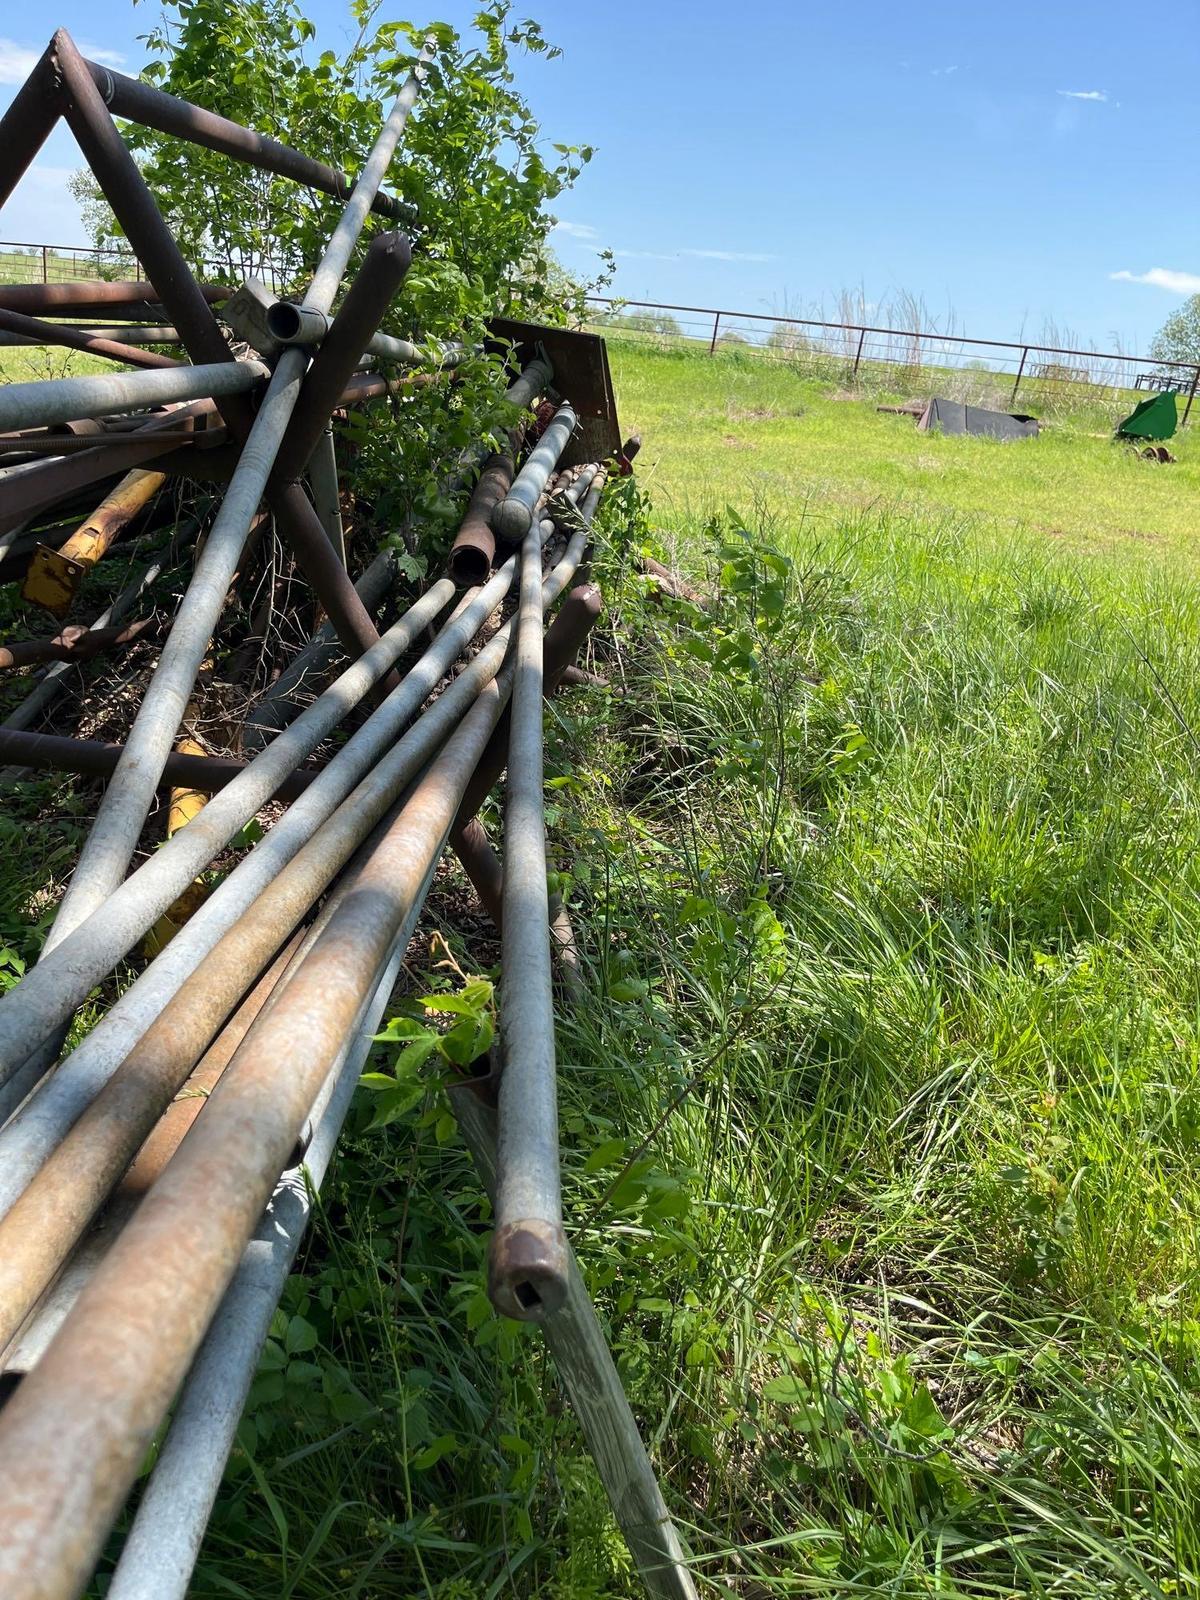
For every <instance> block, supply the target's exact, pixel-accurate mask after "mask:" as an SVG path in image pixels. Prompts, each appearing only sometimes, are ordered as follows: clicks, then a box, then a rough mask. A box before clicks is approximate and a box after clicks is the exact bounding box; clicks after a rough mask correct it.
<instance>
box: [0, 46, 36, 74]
mask: <svg viewBox="0 0 1200 1600" xmlns="http://www.w3.org/2000/svg"><path fill="white" fill-rule="evenodd" d="M41 53H42V52H41V51H40V50H28V49H26V48H25V46H24V45H20V44H18V43H17V42H16V40H15V39H0V83H24V82H25V79H26V78H27V77H28V76H29V74H30V73H31V72H32V71H33V69H34V67H35V66H37V63H38V57H39V56H40V55H41Z"/></svg>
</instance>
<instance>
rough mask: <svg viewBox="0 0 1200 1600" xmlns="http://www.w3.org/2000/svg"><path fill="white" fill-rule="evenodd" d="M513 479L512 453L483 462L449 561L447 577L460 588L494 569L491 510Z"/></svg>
mask: <svg viewBox="0 0 1200 1600" xmlns="http://www.w3.org/2000/svg"><path fill="white" fill-rule="evenodd" d="M512 481H513V462H512V457H511V456H507V455H501V454H494V455H490V456H489V457H488V458H487V460H486V461H485V462H484V463H483V468H482V470H481V472H480V474H479V482H478V483H477V484H476V485H475V488H474V489H473V491H472V493H471V499H470V501H469V502H468V505H467V509H466V513H465V514H464V516H463V519H462V522H461V524H460V525H459V529H458V533H457V535H456V536H455V540H454V543H453V545H452V546H451V548H450V555H449V558H448V560H447V562H446V573H447V576H448V577H449V578H450V581H451V582H452V583H454V584H455V585H456V586H457V587H458V588H460V589H466V588H469V587H470V586H471V585H472V584H476V583H483V581H484V580H485V579H486V577H487V575H488V573H489V572H490V571H491V569H492V561H493V559H494V558H495V554H496V536H495V534H494V533H493V532H492V527H491V518H492V512H493V511H494V510H495V509H496V506H497V505H498V504H499V503H500V501H501V500H503V499H504V497H505V495H506V494H507V493H508V491H509V490H510V489H511V488H512Z"/></svg>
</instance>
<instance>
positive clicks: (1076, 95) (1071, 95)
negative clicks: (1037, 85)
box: [1057, 89, 1108, 100]
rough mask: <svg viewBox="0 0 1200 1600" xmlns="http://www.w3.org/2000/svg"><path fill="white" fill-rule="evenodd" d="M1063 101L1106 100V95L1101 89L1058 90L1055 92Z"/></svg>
mask: <svg viewBox="0 0 1200 1600" xmlns="http://www.w3.org/2000/svg"><path fill="white" fill-rule="evenodd" d="M1057 92H1058V93H1059V94H1060V95H1062V97H1063V99H1064V100H1107V99H1108V95H1107V93H1106V92H1105V91H1104V90H1103V89H1059V90H1058V91H1057Z"/></svg>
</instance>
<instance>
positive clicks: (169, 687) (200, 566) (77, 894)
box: [47, 36, 434, 947]
mask: <svg viewBox="0 0 1200 1600" xmlns="http://www.w3.org/2000/svg"><path fill="white" fill-rule="evenodd" d="M56 37H58V36H56ZM433 48H434V46H433V41H432V40H430V41H429V43H427V45H426V48H425V51H424V53H423V55H422V58H421V63H420V64H419V66H418V67H417V68H415V69H414V71H413V72H412V73H410V74H409V77H408V79H407V81H406V82H405V84H404V87H403V88H402V89H401V91H400V94H399V95H398V96H397V98H396V103H395V105H394V106H393V107H392V110H391V112H390V114H389V116H388V119H387V121H386V123H385V124H384V127H383V130H382V132H381V133H380V135H379V138H378V139H377V140H376V142H375V146H374V149H373V150H372V151H371V154H370V156H369V157H368V159H367V162H366V165H365V166H364V168H363V171H362V173H361V175H360V177H359V180H358V182H357V183H356V184H355V187H354V193H353V194H352V195H351V197H350V200H349V202H348V204H347V206H346V209H345V211H344V213H343V215H342V217H341V220H340V221H339V222H338V225H337V227H336V228H335V229H334V232H333V235H332V236H331V238H330V241H329V244H328V245H327V246H326V249H325V252H324V254H323V256H322V258H321V261H320V263H319V265H318V267H317V270H316V272H315V274H314V276H313V280H312V283H311V284H310V285H309V289H308V292H307V294H306V295H305V299H304V303H305V305H309V306H314V307H315V308H316V309H317V310H318V311H328V310H329V308H330V306H331V304H332V302H333V296H334V294H335V293H336V292H337V286H338V283H339V282H340V280H341V276H342V273H343V272H344V271H345V267H346V263H347V261H348V260H349V257H350V252H351V251H352V250H353V248H354V244H355V241H356V239H357V238H358V235H359V233H360V232H361V229H362V225H363V223H364V221H365V220H366V216H367V213H368V211H369V210H370V206H371V202H372V200H373V199H374V197H375V195H376V193H377V192H378V189H379V186H380V183H381V182H382V180H383V175H384V172H385V171H386V170H387V165H388V162H389V161H390V160H391V157H392V153H393V151H394V150H395V148H396V145H397V143H398V142H399V139H400V135H401V133H402V131H403V128H404V124H405V122H406V121H407V120H408V114H409V111H410V110H411V108H412V105H413V103H414V101H415V100H416V96H417V91H418V88H419V85H420V82H421V80H422V78H423V77H424V74H425V67H424V62H425V61H426V60H427V59H428V58H429V57H430V56H431V55H432V53H433ZM72 49H73V47H72ZM75 59H76V60H77V61H78V60H79V58H78V56H77V55H76V57H75ZM87 88H88V89H90V90H91V92H92V94H93V95H94V96H96V98H97V99H98V96H97V95H96V90H95V85H94V84H92V82H91V79H90V78H88V79H87ZM105 118H106V120H107V122H108V124H109V126H110V127H111V126H112V119H111V118H109V117H108V116H107V113H105ZM113 133H114V136H115V129H113ZM81 142H82V140H81ZM117 143H118V144H120V140H119V139H118V140H117ZM121 150H122V151H124V146H123V145H121ZM125 155H126V156H128V152H127V151H126V152H125ZM94 165H95V163H94V162H93V167H94ZM134 170H135V172H136V168H135V169H134ZM138 181H139V182H140V181H141V180H140V176H139V178H138ZM143 187H144V186H143ZM118 215H120V213H118ZM122 220H124V219H122ZM159 221H160V222H161V218H159ZM126 232H127V233H128V232H129V227H128V224H126ZM180 309H181V308H179V307H173V308H172V315H173V316H174V320H175V323H176V326H177V327H178V328H179V330H180V332H181V333H182V334H183V335H184V337H185V338H189V339H190V334H189V330H188V327H187V326H186V324H185V322H184V321H182V320H181V318H180V316H179V310H180ZM206 314H207V315H209V318H210V320H211V313H207V308H206ZM214 331H215V324H214ZM217 336H218V338H219V337H220V336H219V334H218V335H217ZM230 365H231V366H233V363H230ZM305 366H306V357H305V356H304V354H303V352H302V351H296V350H285V351H284V353H283V355H282V356H281V357H280V358H279V362H278V364H277V365H276V368H275V371H274V374H273V375H272V378H271V382H270V384H269V385H268V388H267V392H266V395H265V397H264V399H263V402H262V406H261V408H260V410H259V412H258V414H257V416H256V417H255V419H254V424H253V427H252V428H251V430H250V433H249V436H248V437H247V439H246V443H245V445H244V447H243V449H242V454H241V457H240V459H239V461H238V464H237V467H236V469H235V471H234V474H233V477H232V478H231V480H230V483H229V487H228V490H227V491H226V495H225V500H224V503H223V505H222V506H221V510H220V512H219V513H218V515H217V518H216V521H215V522H214V523H213V526H212V528H211V529H210V531H209V535H208V539H207V542H206V543H205V546H204V550H203V552H202V553H201V556H200V558H199V560H198V561H197V563H196V568H195V572H194V574H193V577H192V582H191V583H190V584H189V586H188V590H187V593H186V594H185V595H184V598H183V602H182V604H181V605H180V607H179V611H178V613H177V615H176V619H175V625H174V627H173V628H172V630H171V633H170V636H169V637H168V639H167V641H166V643H165V645H164V646H163V652H162V656H161V658H160V661H159V665H158V669H157V671H156V672H155V674H154V677H153V678H152V679H151V681H150V684H149V685H148V687H147V690H146V694H145V697H144V699H143V701H142V704H141V707H140V708H139V710H138V714H137V717H136V718H135V720H134V723H133V727H132V728H131V729H130V732H129V736H128V738H127V740H126V744H125V753H124V756H123V757H122V760H121V762H120V764H119V765H118V767H117V769H116V771H115V772H114V773H113V776H112V781H111V782H110V783H109V786H108V789H107V790H106V792H105V796H104V799H103V801H102V802H101V805H100V809H99V811H98V813H97V815H96V820H95V823H94V824H93V827H92V831H91V833H90V834H89V836H88V839H87V842H86V844H85V845H84V848H83V852H82V854H81V856H80V859H79V863H78V865H77V866H76V869H75V875H74V877H73V878H72V880H71V884H70V887H69V888H68V890H67V893H66V895H65V896H64V898H63V901H62V904H61V905H60V907H59V911H58V915H57V917H56V919H55V924H54V927H53V928H52V929H51V932H50V936H49V938H48V940H47V946H48V947H52V946H53V944H56V943H57V942H58V941H59V940H60V939H61V938H62V937H64V936H65V934H66V933H67V932H68V931H69V930H70V929H72V928H74V927H76V926H78V924H79V923H81V922H82V921H84V920H85V919H86V918H87V917H89V916H90V915H91V914H92V913H93V912H94V911H95V910H97V909H98V908H99V907H100V906H102V905H103V904H104V902H105V901H106V900H107V899H108V897H109V895H110V894H111V893H112V891H113V890H114V889H115V888H116V886H117V885H118V884H119V883H120V881H121V879H122V878H123V876H124V874H125V870H126V868H127V866H128V864H129V859H130V856H131V855H132V853H133V850H134V847H135V845H136V842H137V836H138V833H139V832H140V830H141V826H142V823H143V821H144V820H145V817H146V813H147V811H148V810H149V808H150V802H151V800H152V799H153V796H154V791H155V789H156V787H157V783H158V775H159V773H160V772H161V771H162V767H163V763H164V762H165V761H166V758H167V755H168V753H169V751H170V749H171V744H172V741H173V739H174V735H175V731H176V729H177V728H178V726H179V721H180V718H181V717H182V715H183V711H184V708H185V706H186V704H187V698H188V695H189V693H190V691H191V686H192V683H193V681H194V679H195V676H196V671H197V669H198V667H199V665H200V662H201V661H202V660H203V658H204V652H205V650H206V649H207V648H208V641H209V639H210V638H211V637H212V631H213V628H214V626H215V624H216V620H217V618H218V616H219V615H220V612H221V607H222V605H223V604H224V600H225V595H226V592H227V590H228V586H229V581H230V579H231V578H232V576H233V572H234V570H235V568H236V565H237V561H238V557H239V555H240V554H241V548H242V544H243V542H244V540H245V537H246V532H247V530H248V528H249V526H250V520H251V518H252V517H253V515H254V512H255V510H256V508H257V505H258V502H259V500H260V499H261V497H262V494H263V491H264V489H265V487H266V483H267V479H268V476H269V475H270V472H271V469H272V467H273V466H274V464H275V458H276V454H277V452H278V450H279V445H280V442H281V440H282V438H283V436H284V432H285V430H286V428H287V424H288V421H289V420H290V418H291V414H292V411H293V409H294V407H295V405H296V400H297V397H298V394H299V389H300V380H301V378H302V376H303V373H304V369H305ZM235 370H236V368H235ZM172 376H173V375H172ZM296 492H297V493H299V494H300V499H301V500H302V501H303V505H304V507H305V508H307V511H308V512H309V513H311V511H312V508H311V507H310V506H309V505H308V502H307V500H304V497H303V494H302V493H301V492H300V491H299V490H297V491H296ZM286 509H287V508H286V507H285V510H286ZM288 515H289V516H290V518H291V521H292V523H293V525H295V526H299V527H300V528H303V525H304V513H303V511H301V510H299V509H296V510H295V511H294V512H291V511H288ZM314 521H315V516H314ZM317 527H318V528H319V527H320V524H319V523H318V524H317ZM319 537H320V541H321V543H322V544H324V546H325V548H326V550H329V553H330V556H331V557H332V551H331V550H330V547H329V543H328V540H327V539H325V535H324V532H323V531H322V532H321V533H320V536H319ZM333 564H334V566H335V567H337V570H338V573H339V574H340V576H341V577H342V578H343V579H344V578H345V571H344V569H342V568H340V567H338V566H337V562H336V560H334V563H333ZM346 583H347V587H348V588H349V589H350V594H351V596H352V597H353V598H354V599H357V597H356V596H354V595H353V587H352V586H351V585H350V584H349V580H348V579H347V580H346ZM322 598H323V599H325V596H324V595H323V596H322ZM326 603H327V604H328V602H326ZM332 614H333V613H332V611H331V615H332ZM335 620H336V619H335ZM367 621H368V623H369V621H370V619H369V618H368V619H367ZM372 632H374V630H373V629H372Z"/></svg>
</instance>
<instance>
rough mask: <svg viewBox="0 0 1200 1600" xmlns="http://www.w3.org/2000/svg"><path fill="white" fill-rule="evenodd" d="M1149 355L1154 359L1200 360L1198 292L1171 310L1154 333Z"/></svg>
mask: <svg viewBox="0 0 1200 1600" xmlns="http://www.w3.org/2000/svg"><path fill="white" fill-rule="evenodd" d="M1150 355H1151V357H1152V358H1153V359H1154V360H1155V361H1196V362H1200V294H1194V295H1192V297H1191V299H1190V300H1185V301H1184V302H1183V304H1182V305H1181V306H1180V307H1179V309H1178V310H1177V311H1172V313H1171V315H1170V316H1169V317H1168V318H1167V320H1166V321H1165V322H1164V323H1163V325H1162V327H1161V328H1160V329H1159V330H1158V332H1157V333H1156V334H1155V335H1154V343H1153V344H1152V345H1151V346H1150Z"/></svg>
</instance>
